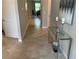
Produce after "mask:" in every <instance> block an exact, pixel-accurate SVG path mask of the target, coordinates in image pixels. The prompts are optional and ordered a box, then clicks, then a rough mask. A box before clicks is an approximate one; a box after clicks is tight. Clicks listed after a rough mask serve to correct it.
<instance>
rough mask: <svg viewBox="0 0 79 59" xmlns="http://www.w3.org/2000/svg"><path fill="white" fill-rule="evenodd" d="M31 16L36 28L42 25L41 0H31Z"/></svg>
mask: <svg viewBox="0 0 79 59" xmlns="http://www.w3.org/2000/svg"><path fill="white" fill-rule="evenodd" d="M32 16H33V20H34V24H35V27H36V28H40V27H42V20H41V0H32Z"/></svg>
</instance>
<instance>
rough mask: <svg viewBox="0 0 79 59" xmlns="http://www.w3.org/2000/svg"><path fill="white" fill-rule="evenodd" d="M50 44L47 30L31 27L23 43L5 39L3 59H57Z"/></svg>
mask: <svg viewBox="0 0 79 59" xmlns="http://www.w3.org/2000/svg"><path fill="white" fill-rule="evenodd" d="M55 57H56V56H54V55H53V51H52V48H51V45H50V44H48V33H47V29H39V30H36V29H35V28H34V26H29V28H28V30H27V34H26V36H25V38H24V39H23V42H22V43H19V42H18V41H17V40H15V39H12V38H4V39H3V59H55Z"/></svg>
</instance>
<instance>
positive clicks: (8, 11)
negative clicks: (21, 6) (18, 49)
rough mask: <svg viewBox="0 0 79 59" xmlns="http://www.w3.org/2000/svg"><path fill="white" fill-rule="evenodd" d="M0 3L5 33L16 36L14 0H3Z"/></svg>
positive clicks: (8, 35)
mask: <svg viewBox="0 0 79 59" xmlns="http://www.w3.org/2000/svg"><path fill="white" fill-rule="evenodd" d="M2 3H3V5H2V7H3V8H2V9H3V11H2V19H3V29H4V31H5V35H6V36H7V37H15V38H18V37H19V36H18V26H17V18H16V10H15V7H16V4H15V3H16V0H3V1H2Z"/></svg>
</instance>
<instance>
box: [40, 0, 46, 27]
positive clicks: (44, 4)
mask: <svg viewBox="0 0 79 59" xmlns="http://www.w3.org/2000/svg"><path fill="white" fill-rule="evenodd" d="M41 4H42V12H41V13H42V27H47V21H48V0H41Z"/></svg>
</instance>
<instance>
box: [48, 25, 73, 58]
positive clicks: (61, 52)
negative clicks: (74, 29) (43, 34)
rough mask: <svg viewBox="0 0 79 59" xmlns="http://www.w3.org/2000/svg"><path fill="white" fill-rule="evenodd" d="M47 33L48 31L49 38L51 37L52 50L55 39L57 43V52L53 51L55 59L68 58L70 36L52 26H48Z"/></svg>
mask: <svg viewBox="0 0 79 59" xmlns="http://www.w3.org/2000/svg"><path fill="white" fill-rule="evenodd" d="M48 33H49V39H53V40H51V41H52V43H51V45H52V50H53V51H54V49H53V48H54V46H53V42H55V41H56V42H57V43H58V46H57V52H55V51H54V53H55V55H56V59H69V55H70V48H71V43H72V38H71V37H70V36H69V35H68V34H67V33H66V32H64V31H62V30H60V29H57V28H56V27H54V26H53V27H49V30H48ZM50 36H51V38H50ZM49 39H48V40H49Z"/></svg>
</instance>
